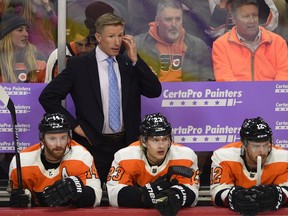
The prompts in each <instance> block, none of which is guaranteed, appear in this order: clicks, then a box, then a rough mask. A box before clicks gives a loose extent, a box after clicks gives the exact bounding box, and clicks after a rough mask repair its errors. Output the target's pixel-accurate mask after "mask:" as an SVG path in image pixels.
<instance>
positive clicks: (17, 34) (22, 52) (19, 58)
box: [0, 10, 46, 83]
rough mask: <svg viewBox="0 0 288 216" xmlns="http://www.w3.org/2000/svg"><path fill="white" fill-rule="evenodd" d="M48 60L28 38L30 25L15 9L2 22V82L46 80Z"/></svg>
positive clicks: (0, 70)
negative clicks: (46, 60) (45, 59)
mask: <svg viewBox="0 0 288 216" xmlns="http://www.w3.org/2000/svg"><path fill="white" fill-rule="evenodd" d="M45 68H46V62H45V61H44V57H43V56H42V55H41V54H40V53H39V52H38V51H37V50H36V48H35V47H34V46H33V45H32V44H31V43H30V42H29V40H28V25H27V22H26V21H25V20H24V19H23V17H21V16H19V15H17V14H16V13H15V12H14V11H12V10H9V11H7V12H6V13H5V14H4V15H3V17H2V20H1V23H0V82H8V83H17V82H26V83H29V82H30V83H35V82H44V78H45Z"/></svg>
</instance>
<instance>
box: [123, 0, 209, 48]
mask: <svg viewBox="0 0 288 216" xmlns="http://www.w3.org/2000/svg"><path fill="white" fill-rule="evenodd" d="M179 1H180V2H181V4H182V7H183V27H184V29H185V31H187V33H189V34H192V35H194V36H196V37H199V38H201V39H202V40H204V41H205V42H206V43H207V44H208V45H210V44H211V38H210V36H209V35H207V34H206V33H205V31H204V30H205V29H206V28H207V26H208V24H209V20H210V16H211V14H210V9H209V3H208V1H197V0H179ZM127 2H128V12H129V14H130V16H131V19H130V26H131V31H132V33H133V34H135V35H137V34H142V33H145V32H147V31H148V30H149V23H150V22H153V21H154V20H155V14H156V10H157V4H158V3H159V2H160V1H159V0H127ZM211 45H212V44H211Z"/></svg>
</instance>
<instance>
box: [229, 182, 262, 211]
mask: <svg viewBox="0 0 288 216" xmlns="http://www.w3.org/2000/svg"><path fill="white" fill-rule="evenodd" d="M228 202H229V207H230V209H232V210H233V211H235V212H240V213H241V214H248V215H255V214H256V213H257V212H259V211H260V205H259V199H258V198H257V196H256V195H255V194H254V193H253V192H252V191H251V190H249V189H245V188H243V187H239V186H234V187H232V188H231V189H230V191H229V193H228Z"/></svg>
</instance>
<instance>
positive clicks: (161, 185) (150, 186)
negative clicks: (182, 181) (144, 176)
mask: <svg viewBox="0 0 288 216" xmlns="http://www.w3.org/2000/svg"><path fill="white" fill-rule="evenodd" d="M177 183H178V181H177V180H176V179H173V180H172V181H170V182H169V181H166V175H164V176H160V177H159V178H157V179H156V180H155V181H153V182H150V183H147V184H146V185H145V186H144V187H142V192H143V205H144V207H145V208H152V207H153V206H154V204H155V203H156V200H155V197H156V195H157V194H158V193H159V192H160V191H163V190H166V189H168V188H170V187H171V186H172V185H175V184H177Z"/></svg>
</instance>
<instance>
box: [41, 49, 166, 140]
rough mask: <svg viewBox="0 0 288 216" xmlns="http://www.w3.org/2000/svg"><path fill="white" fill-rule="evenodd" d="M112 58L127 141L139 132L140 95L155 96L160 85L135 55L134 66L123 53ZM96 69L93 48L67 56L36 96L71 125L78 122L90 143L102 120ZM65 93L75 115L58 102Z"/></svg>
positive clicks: (99, 131)
mask: <svg viewBox="0 0 288 216" xmlns="http://www.w3.org/2000/svg"><path fill="white" fill-rule="evenodd" d="M116 59H117V61H118V65H119V70H120V74H121V85H122V111H123V124H124V128H125V131H126V140H127V144H129V143H132V142H133V141H135V140H137V139H138V136H139V125H140V123H141V95H143V96H146V97H148V98H155V97H159V96H160V94H161V92H162V87H161V83H160V82H159V80H158V78H157V76H156V75H155V74H154V73H153V72H152V71H151V69H150V68H149V66H148V65H147V64H146V63H145V62H144V61H143V60H142V59H141V58H140V57H139V56H138V61H137V63H136V64H135V66H133V65H132V63H131V61H130V59H129V58H128V57H127V56H126V55H124V54H120V55H118V56H116ZM98 73H99V72H98V66H97V61H96V57H95V50H93V51H92V52H90V53H89V54H87V55H85V56H81V57H71V58H69V60H68V62H67V66H66V68H65V69H64V70H63V71H62V73H60V74H59V75H58V76H57V77H56V78H55V79H53V80H52V81H51V82H50V83H49V84H48V85H47V86H46V87H45V88H44V90H43V91H42V93H41V95H40V97H39V102H40V103H41V105H42V106H43V108H44V109H45V111H46V112H48V113H52V112H60V113H63V114H64V115H65V116H66V117H67V118H68V121H69V122H70V124H71V126H72V128H75V127H76V126H77V125H78V124H80V126H81V127H82V129H83V130H84V132H85V134H86V136H87V137H88V138H89V140H90V141H91V142H92V145H97V144H99V142H100V140H99V138H100V135H101V134H102V128H103V122H104V114H103V107H102V100H101V91H100V81H99V75H98ZM69 93H70V94H71V97H72V100H73V101H74V105H75V110H76V118H74V116H73V115H72V114H71V113H69V112H68V111H67V110H66V109H65V108H64V107H63V106H62V105H61V100H64V99H65V98H66V96H67V95H68V94H69Z"/></svg>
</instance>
